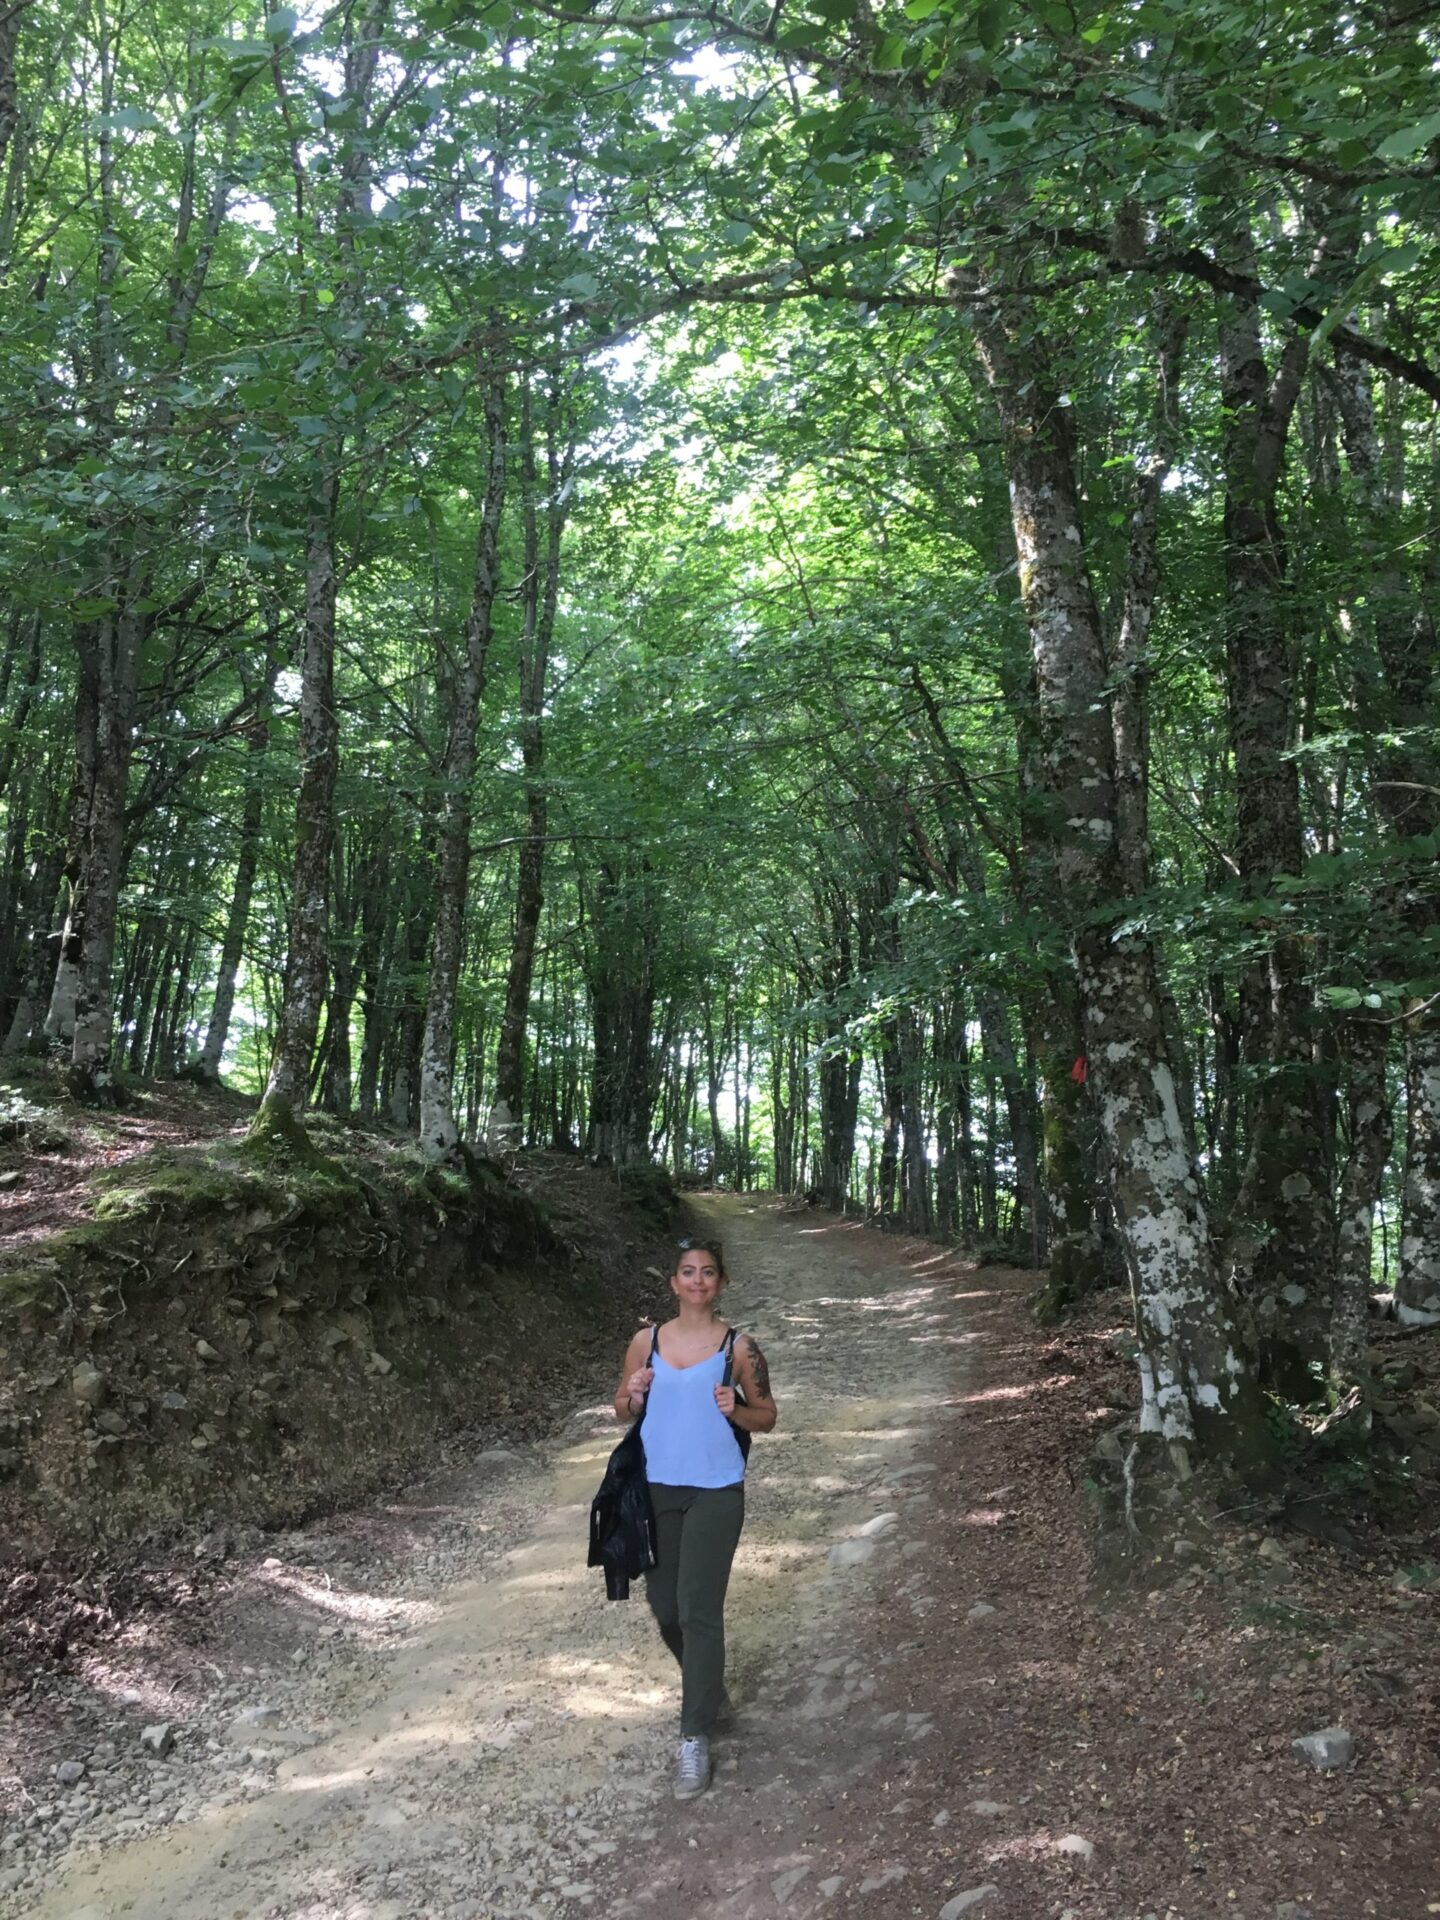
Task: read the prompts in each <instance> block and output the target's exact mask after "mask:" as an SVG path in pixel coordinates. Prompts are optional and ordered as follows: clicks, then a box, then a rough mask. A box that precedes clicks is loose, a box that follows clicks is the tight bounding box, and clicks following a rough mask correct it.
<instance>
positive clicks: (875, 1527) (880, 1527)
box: [860, 1513, 900, 1540]
mask: <svg viewBox="0 0 1440 1920" xmlns="http://www.w3.org/2000/svg"><path fill="white" fill-rule="evenodd" d="M899 1524H900V1516H899V1514H898V1513H877V1514H876V1516H875V1518H874V1519H873V1520H867V1521H866V1522H865V1524H864V1526H863V1527H861V1529H860V1538H861V1539H862V1540H878V1539H879V1538H880V1536H881V1535H882V1534H886V1533H889V1532H890V1531H891V1530H892V1529H893V1528H895V1527H898V1526H899Z"/></svg>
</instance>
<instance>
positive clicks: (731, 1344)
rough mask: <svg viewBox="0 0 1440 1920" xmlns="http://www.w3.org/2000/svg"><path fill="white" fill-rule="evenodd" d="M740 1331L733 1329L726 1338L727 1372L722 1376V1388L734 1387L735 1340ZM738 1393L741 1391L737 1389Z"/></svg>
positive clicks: (743, 1396)
mask: <svg viewBox="0 0 1440 1920" xmlns="http://www.w3.org/2000/svg"><path fill="white" fill-rule="evenodd" d="M739 1331H740V1329H739V1328H738V1327H731V1329H730V1331H729V1333H727V1334H726V1336H725V1371H724V1373H722V1374H721V1376H720V1384H721V1386H722V1387H728V1386H730V1385H732V1384H733V1382H734V1378H735V1339H736V1336H737V1335H738V1333H739ZM737 1391H739V1390H738V1389H737ZM740 1398H741V1399H742V1400H743V1399H744V1398H745V1395H744V1394H743V1393H741V1394H740Z"/></svg>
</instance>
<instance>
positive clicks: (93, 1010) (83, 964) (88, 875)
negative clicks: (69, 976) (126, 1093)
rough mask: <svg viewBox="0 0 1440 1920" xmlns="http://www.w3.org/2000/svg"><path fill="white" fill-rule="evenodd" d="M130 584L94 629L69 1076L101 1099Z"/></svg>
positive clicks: (108, 1025)
mask: <svg viewBox="0 0 1440 1920" xmlns="http://www.w3.org/2000/svg"><path fill="white" fill-rule="evenodd" d="M135 597H136V583H135V581H134V580H133V579H132V580H130V581H129V582H127V591H126V595H125V599H126V602H127V603H128V604H124V605H122V607H121V610H120V612H119V613H118V614H117V615H115V616H114V617H113V618H110V619H106V620H104V621H102V622H101V623H100V625H99V627H98V628H97V629H94V630H92V631H93V632H94V636H95V640H96V649H95V687H96V706H95V767H94V779H93V781H92V783H91V787H90V807H89V812H88V814H87V817H86V822H85V838H84V851H83V856H82V866H81V873H82V879H81V900H82V903H83V904H82V907H81V911H80V939H79V946H80V952H79V957H78V960H77V961H76V963H75V966H76V979H75V1026H74V1037H73V1040H72V1044H71V1054H70V1060H71V1075H72V1079H73V1081H74V1084H75V1087H76V1090H77V1091H78V1092H80V1093H82V1094H86V1095H96V1094H98V1095H105V1094H107V1093H108V1092H109V1090H110V1088H111V1086H112V1084H113V1078H114V1076H113V1072H112V1067H111V1047H112V1041H113V1026H114V997H113V994H112V990H111V970H112V966H113V963H114V957H115V918H116V913H117V910H118V908H119V904H120V889H121V886H122V885H123V882H124V864H125V807H126V802H127V800H128V798H129V789H130V754H131V745H132V741H133V738H134V715H135V695H136V690H137V685H138V677H139V672H140V641H141V637H142V633H143V627H144V621H143V618H142V616H141V615H140V614H139V613H138V612H136V611H135V607H134V604H133V603H134V599H135Z"/></svg>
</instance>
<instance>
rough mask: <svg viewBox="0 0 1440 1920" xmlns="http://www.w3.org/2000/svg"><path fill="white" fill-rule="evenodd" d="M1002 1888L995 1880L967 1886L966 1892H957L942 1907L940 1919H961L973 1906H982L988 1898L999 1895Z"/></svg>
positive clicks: (992, 1898) (994, 1897) (995, 1897)
mask: <svg viewBox="0 0 1440 1920" xmlns="http://www.w3.org/2000/svg"><path fill="white" fill-rule="evenodd" d="M999 1893H1000V1889H999V1887H997V1886H996V1885H995V1884H994V1882H993V1881H989V1882H987V1883H986V1885H985V1886H983V1887H967V1888H966V1890H965V1892H964V1893H957V1894H956V1895H955V1897H954V1899H953V1900H947V1901H946V1902H945V1904H944V1906H943V1907H942V1908H941V1909H940V1920H960V1916H961V1914H962V1913H969V1912H970V1910H971V1909H972V1908H973V1907H978V1906H982V1905H983V1904H984V1902H985V1901H987V1900H994V1899H997V1898H998V1897H999Z"/></svg>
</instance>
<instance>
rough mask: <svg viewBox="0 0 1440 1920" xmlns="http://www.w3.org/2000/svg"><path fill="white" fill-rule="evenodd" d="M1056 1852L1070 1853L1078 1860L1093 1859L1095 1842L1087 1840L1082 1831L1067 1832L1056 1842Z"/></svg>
mask: <svg viewBox="0 0 1440 1920" xmlns="http://www.w3.org/2000/svg"><path fill="white" fill-rule="evenodd" d="M1055 1851H1056V1853H1068V1854H1069V1855H1070V1856H1071V1857H1072V1858H1073V1859H1076V1860H1093V1859H1094V1857H1095V1842H1094V1841H1093V1840H1087V1839H1086V1838H1085V1836H1084V1834H1082V1833H1067V1834H1064V1835H1062V1837H1061V1838H1060V1839H1059V1840H1057V1841H1056V1842H1055Z"/></svg>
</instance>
